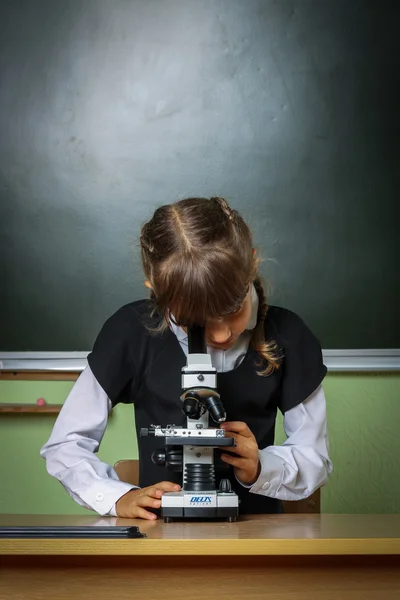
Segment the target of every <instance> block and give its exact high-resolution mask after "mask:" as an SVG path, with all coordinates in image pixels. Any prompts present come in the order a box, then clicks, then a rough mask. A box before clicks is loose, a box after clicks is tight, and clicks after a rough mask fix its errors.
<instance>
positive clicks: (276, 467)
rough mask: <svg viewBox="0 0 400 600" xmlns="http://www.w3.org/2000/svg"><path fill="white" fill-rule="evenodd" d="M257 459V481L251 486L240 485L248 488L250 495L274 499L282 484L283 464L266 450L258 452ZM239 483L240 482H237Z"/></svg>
mask: <svg viewBox="0 0 400 600" xmlns="http://www.w3.org/2000/svg"><path fill="white" fill-rule="evenodd" d="M258 458H259V459H260V464H261V471H260V475H259V476H258V479H257V480H256V481H255V483H253V485H251V486H250V485H244V484H243V483H242V484H241V485H243V487H247V488H249V491H250V492H251V493H252V494H260V495H261V496H269V497H270V498H275V496H276V494H277V492H278V490H279V488H280V486H281V483H282V479H283V474H284V468H285V463H284V461H283V460H282V459H281V458H280V457H279V456H275V454H272V452H267V451H266V450H259V451H258ZM239 483H241V482H240V481H239Z"/></svg>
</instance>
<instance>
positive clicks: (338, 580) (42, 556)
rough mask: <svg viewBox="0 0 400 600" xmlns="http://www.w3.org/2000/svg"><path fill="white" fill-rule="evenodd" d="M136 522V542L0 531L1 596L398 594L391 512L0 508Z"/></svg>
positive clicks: (397, 535)
mask: <svg viewBox="0 0 400 600" xmlns="http://www.w3.org/2000/svg"><path fill="white" fill-rule="evenodd" d="M53 524H57V525H88V524H90V525H93V526H96V525H104V524H110V525H114V524H116V525H127V524H134V525H139V527H140V529H141V530H142V531H143V532H144V533H146V535H147V537H146V538H144V539H137V540H93V539H88V540H66V539H59V540H54V539H47V540H46V539H41V540H34V539H31V540H27V539H9V540H4V539H0V564H1V574H0V575H1V576H0V598H1V600H3V598H7V600H15V599H17V598H18V599H19V600H20V599H25V598H26V599H29V600H31V599H32V600H39V599H40V600H67V599H68V600H70V599H73V600H80V599H83V598H84V599H85V600H88V599H89V600H90V599H92V598H93V599H96V600H103V599H106V598H107V599H109V598H110V599H112V600H113V599H114V598H115V599H118V600H119V599H121V600H125V599H127V598H130V599H131V598H133V597H135V598H139V599H141V598H146V600H152V599H153V598H154V599H157V600H159V599H160V598H161V600H169V599H172V598H174V600H184V599H185V600H187V599H190V600H200V598H201V600H205V599H208V598H210V599H212V598H218V600H228V599H230V600H236V599H239V598H240V599H241V600H244V599H245V598H251V599H256V600H259V599H264V598H266V599H270V600H286V599H287V600H289V599H290V600H317V599H318V600H321V599H323V600H325V599H326V600H339V599H340V600H359V599H361V600H378V599H379V600H395V599H396V600H399V598H400V515H260V516H250V517H247V518H245V519H242V520H240V521H238V522H237V523H216V522H208V523H191V522H185V523H171V524H167V525H166V524H164V523H163V522H162V521H157V522H155V523H153V522H148V521H140V520H130V519H115V518H112V517H107V518H100V517H93V516H88V517H66V516H65V517H62V516H29V515H26V516H24V515H9V516H6V515H0V525H53Z"/></svg>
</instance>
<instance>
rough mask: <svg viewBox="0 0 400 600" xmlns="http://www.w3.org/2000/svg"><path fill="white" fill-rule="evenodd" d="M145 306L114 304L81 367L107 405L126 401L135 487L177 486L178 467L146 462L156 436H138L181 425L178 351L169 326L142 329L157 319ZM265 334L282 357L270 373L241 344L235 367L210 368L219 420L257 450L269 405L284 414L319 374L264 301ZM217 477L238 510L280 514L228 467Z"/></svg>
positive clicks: (271, 419) (303, 330)
mask: <svg viewBox="0 0 400 600" xmlns="http://www.w3.org/2000/svg"><path fill="white" fill-rule="evenodd" d="M150 312H151V304H150V302H149V301H147V300H143V301H138V302H133V303H131V304H128V305H126V306H124V307H122V308H121V309H120V310H119V311H117V313H115V314H114V315H113V316H112V317H111V318H110V319H109V320H108V321H107V322H106V323H105V325H104V326H103V328H102V330H101V332H100V334H99V336H98V338H97V340H96V342H95V344H94V347H93V351H92V352H91V353H90V354H89V356H88V363H89V366H90V368H91V370H92V372H93V374H94V376H95V377H96V379H97V381H98V382H99V383H100V385H101V386H102V387H103V389H104V390H105V392H106V393H107V395H108V397H109V398H110V400H111V402H112V404H113V405H114V406H115V405H116V404H118V403H120V402H123V403H131V404H134V409H135V423H136V432H137V436H138V447H139V484H140V486H141V487H145V486H148V485H152V484H154V483H157V482H158V481H163V480H167V481H174V482H177V483H179V484H181V483H182V473H173V472H171V471H169V470H168V469H167V468H163V467H158V466H156V465H154V464H153V462H152V460H151V454H152V453H153V451H154V450H156V449H157V448H160V447H162V446H163V440H162V438H159V439H157V438H154V437H153V438H152V437H140V436H139V432H140V429H141V428H142V427H144V428H147V427H149V426H150V425H152V424H153V425H162V426H165V425H168V424H174V425H178V426H186V418H185V417H184V415H183V413H182V403H181V400H180V395H181V392H182V390H181V369H182V367H183V366H185V365H186V356H185V353H184V351H183V350H182V348H181V346H180V344H179V341H178V339H177V338H176V336H175V335H174V333H173V332H172V331H170V330H169V329H167V330H166V331H165V332H164V333H162V334H154V333H152V332H151V331H150V330H149V329H150V328H151V327H152V326H154V325H156V324H157V317H155V318H153V319H150ZM265 333H266V339H267V340H269V339H273V340H275V341H276V342H277V344H278V348H279V350H278V351H279V353H280V355H281V357H282V358H281V366H280V368H279V369H278V370H277V371H274V372H273V373H272V374H271V375H269V376H264V377H263V376H260V375H258V374H257V371H258V370H260V359H259V355H258V354H257V352H255V351H254V350H253V349H252V348H249V349H248V351H247V354H246V356H245V358H244V359H243V361H242V362H241V363H240V365H239V366H238V367H237V368H235V369H233V370H232V371H228V372H225V373H218V374H217V389H218V392H219V394H220V396H221V400H222V402H223V404H224V406H225V410H226V413H227V420H228V421H244V422H245V423H246V424H247V425H248V426H249V428H250V430H251V431H252V432H253V434H254V436H255V438H256V440H257V443H258V446H259V448H260V449H263V448H266V447H267V446H271V445H273V444H274V431H275V419H276V415H277V410H278V409H279V410H281V411H282V412H283V413H284V412H286V411H287V410H290V408H293V407H294V406H296V405H297V404H300V403H301V402H302V401H303V400H305V399H306V398H307V397H308V396H309V395H310V394H311V393H312V392H313V391H314V390H315V389H316V388H317V387H318V386H319V385H320V383H321V381H322V380H323V378H324V376H325V374H326V368H325V366H324V365H323V362H322V354H321V348H320V345H319V343H318V341H317V340H316V338H315V337H314V336H313V334H312V333H311V331H310V330H309V329H308V328H307V327H306V325H305V324H304V323H303V321H302V320H301V319H300V318H299V317H298V316H297V315H295V314H294V313H292V312H290V311H287V310H285V309H282V308H278V307H272V306H271V307H270V308H269V309H268V313H267V318H266V321H265ZM210 425H213V423H212V421H210ZM226 470H228V472H227V471H226ZM220 477H229V479H230V481H231V483H232V487H233V489H234V490H235V492H236V493H237V494H238V496H239V498H240V507H239V512H240V513H241V514H255V513H276V512H281V510H282V509H281V503H280V501H279V500H277V499H276V498H270V497H268V496H264V495H261V494H254V493H251V492H250V491H249V489H248V488H245V487H243V486H242V485H241V484H240V483H238V482H237V480H236V478H235V476H234V473H233V469H232V468H231V467H230V466H225V470H219V469H217V485H218V478H220Z"/></svg>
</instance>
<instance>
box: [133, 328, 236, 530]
mask: <svg viewBox="0 0 400 600" xmlns="http://www.w3.org/2000/svg"><path fill="white" fill-rule="evenodd" d="M188 344H189V348H188V356H187V363H186V366H185V367H183V368H182V374H181V376H182V395H181V400H182V410H183V413H184V415H185V416H186V418H187V426H186V427H177V426H175V425H167V426H166V427H162V426H161V425H151V426H150V427H149V428H144V429H141V430H140V435H141V436H154V437H157V438H158V437H159V438H163V439H164V448H162V449H159V450H156V451H155V452H153V454H152V457H151V458H152V461H153V463H154V464H156V465H158V466H166V467H167V468H168V469H170V470H171V471H174V472H182V473H183V486H182V489H181V490H180V491H179V492H166V493H164V494H163V495H162V497H161V515H162V517H163V518H164V522H165V523H168V522H171V521H172V520H173V519H204V518H207V519H227V520H228V521H229V522H232V521H236V519H237V516H238V512H239V498H238V496H237V494H236V493H235V492H233V491H232V487H231V483H230V481H229V479H221V481H220V484H219V487H218V489H216V468H215V456H214V452H215V449H217V448H223V447H224V446H234V445H235V442H234V440H233V439H232V438H230V437H226V436H225V431H224V430H223V429H219V428H218V425H219V424H220V423H222V422H224V421H225V420H226V413H225V409H224V406H223V404H222V402H221V398H220V396H219V394H218V392H217V389H216V387H217V386H216V379H217V373H216V369H214V368H213V366H212V364H211V356H210V355H209V354H207V347H206V342H205V329H204V327H201V326H196V325H194V326H191V327H189V328H188ZM209 416H211V418H212V420H213V421H214V422H215V424H216V425H215V427H210V428H209Z"/></svg>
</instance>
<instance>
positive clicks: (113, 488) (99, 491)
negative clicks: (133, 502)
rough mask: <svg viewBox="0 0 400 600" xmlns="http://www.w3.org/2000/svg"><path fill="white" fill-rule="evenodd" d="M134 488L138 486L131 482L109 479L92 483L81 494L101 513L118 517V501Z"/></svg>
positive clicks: (88, 503)
mask: <svg viewBox="0 0 400 600" xmlns="http://www.w3.org/2000/svg"><path fill="white" fill-rule="evenodd" d="M133 489H138V488H137V486H135V485H132V484H130V483H125V482H123V481H118V480H113V479H107V480H103V481H96V483H94V484H93V485H91V486H90V487H89V488H88V489H87V490H85V491H84V492H80V493H79V496H80V497H81V498H82V500H84V502H85V503H86V504H87V505H88V506H90V507H91V508H92V509H93V510H95V511H96V512H97V513H98V514H99V515H101V516H105V515H111V516H113V517H116V516H117V512H116V504H117V501H118V500H119V499H120V498H121V497H122V496H124V495H125V494H126V493H127V492H129V491H130V490H133Z"/></svg>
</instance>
